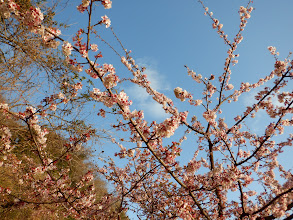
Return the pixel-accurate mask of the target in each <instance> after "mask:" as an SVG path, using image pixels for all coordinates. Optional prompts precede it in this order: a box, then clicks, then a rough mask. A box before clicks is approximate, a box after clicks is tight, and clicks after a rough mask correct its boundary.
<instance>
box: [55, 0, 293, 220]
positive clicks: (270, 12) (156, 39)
mask: <svg viewBox="0 0 293 220" xmlns="http://www.w3.org/2000/svg"><path fill="white" fill-rule="evenodd" d="M80 2H81V1H75V0H74V1H70V2H69V4H70V5H69V6H70V7H68V8H65V9H64V11H62V12H61V13H59V14H58V15H57V16H58V17H59V18H62V19H64V20H65V21H68V22H69V23H70V24H72V26H71V28H72V29H70V30H74V29H78V28H79V26H78V23H79V22H86V20H85V18H86V16H84V17H81V15H80V14H79V13H78V12H77V11H76V9H75V5H77V4H79V3H80ZM247 2H248V1H244V0H241V1H240V0H238V1H235V0H221V1H218V0H213V1H212V0H206V1H204V3H205V4H206V6H207V7H209V9H210V11H212V12H213V13H214V17H215V18H217V19H219V20H220V23H223V24H224V27H223V30H224V31H225V32H226V33H227V34H228V35H229V37H230V39H233V37H234V36H235V34H236V33H237V32H238V30H239V15H238V9H239V7H240V6H241V5H244V6H245V5H246V4H247ZM252 6H253V7H254V8H255V10H254V11H253V12H252V16H251V19H249V20H248V25H247V27H246V28H245V31H244V34H243V35H244V40H243V41H242V43H241V44H240V45H239V47H238V51H237V52H238V53H239V54H240V57H239V59H238V60H239V63H238V64H237V65H236V66H235V67H232V80H231V82H232V83H233V84H234V85H235V87H236V88H238V86H239V84H240V82H242V81H244V82H250V83H254V82H256V80H257V79H258V78H260V77H263V76H265V75H267V74H268V73H269V72H271V71H272V70H273V65H274V58H273V57H272V56H271V55H270V53H269V52H268V50H267V47H268V46H275V47H276V48H277V50H278V51H279V52H280V58H282V59H283V58H285V57H287V55H288V53H289V52H290V51H293V43H292V39H293V37H292V36H293V28H292V27H293V26H292V9H293V1H292V0H280V1H275V0H255V1H254V2H253V4H252ZM203 13H204V10H203V8H202V6H201V5H200V4H199V3H198V2H197V1H196V0H185V1H178V0H176V1H175V0H148V1H142V0H113V8H112V9H110V10H104V9H102V7H98V8H97V10H96V11H95V15H94V19H96V20H97V21H98V20H99V19H100V17H101V16H102V15H104V14H106V15H107V16H108V17H109V18H110V19H111V21H112V25H111V26H112V27H113V28H114V31H115V33H116V34H117V35H118V37H119V38H120V40H121V41H122V43H123V45H124V46H125V47H126V48H127V49H131V50H132V51H133V53H132V54H133V57H134V58H135V59H136V61H137V62H138V63H139V64H142V65H146V67H147V73H148V75H149V77H150V79H151V82H153V84H154V87H155V88H156V89H157V90H159V91H161V92H165V93H166V94H167V95H168V96H169V97H170V98H172V99H174V94H173V89H174V88H175V87H177V86H179V87H182V88H184V89H186V90H188V91H189V92H191V93H192V94H193V95H194V96H195V97H201V96H198V95H197V94H198V93H199V92H200V89H199V88H198V87H197V86H198V85H197V84H196V83H195V82H193V81H192V80H191V78H190V77H189V76H187V72H186V69H185V68H184V65H187V66H189V67H190V69H193V70H194V71H195V72H197V73H200V74H202V75H203V76H207V77H209V76H210V74H214V75H216V76H218V75H220V74H222V72H223V66H224V62H225V58H226V51H227V50H228V47H227V46H226V45H225V44H224V43H223V40H222V39H221V38H219V36H218V35H217V33H216V31H215V30H213V29H212V22H211V20H210V19H209V17H207V16H204V15H203ZM64 15H66V16H64ZM63 33H64V35H63V37H65V38H66V37H67V38H68V40H70V38H71V37H72V32H71V34H70V32H69V34H66V31H64V32H63ZM99 33H100V34H101V36H104V37H105V39H108V40H109V42H110V43H113V45H114V46H115V47H117V48H118V47H119V45H118V43H117V42H115V39H114V38H113V36H112V35H111V33H110V30H106V29H105V28H99ZM93 40H94V39H93ZM93 43H94V41H93ZM96 43H97V44H98V45H99V48H100V49H101V51H102V52H103V53H104V55H105V59H104V60H103V62H105V63H113V64H114V66H115V67H116V71H117V73H118V75H119V76H120V77H123V76H125V77H127V74H129V73H128V72H127V70H126V69H125V68H124V67H122V66H121V64H119V58H118V57H117V56H116V55H115V54H114V53H113V52H111V51H109V50H107V51H104V50H103V49H106V48H107V47H106V46H105V45H104V44H103V43H101V42H100V41H96ZM103 62H102V63H103ZM124 74H125V75H124ZM128 76H129V75H128ZM123 89H125V91H126V92H128V93H129V95H130V96H131V97H132V99H133V101H134V103H137V104H134V106H133V108H136V109H140V108H142V109H144V110H145V114H146V118H147V119H151V120H158V121H162V120H164V117H165V116H164V113H162V112H161V111H160V110H159V108H158V106H156V105H155V104H154V103H153V102H152V101H151V99H150V98H148V97H147V96H146V95H145V94H144V93H143V91H141V90H140V89H138V88H136V87H127V88H123ZM291 91H292V90H291ZM131 94H133V95H131ZM251 97H253V96H252V95H245V96H244V97H243V98H242V99H240V102H239V104H240V105H241V106H244V105H246V104H252V103H251ZM175 104H176V105H177V106H178V107H179V109H180V110H185V109H187V108H189V105H188V104H184V103H181V102H180V100H175ZM240 105H232V106H233V107H232V108H231V106H229V108H230V110H229V111H228V113H227V114H226V116H227V117H228V116H231V117H233V116H236V113H235V112H236V110H237V109H239V108H241V109H243V110H244V107H241V106H240ZM185 107H186V108H185ZM196 111H197V110H196ZM200 114H201V113H200ZM93 117H95V116H93ZM99 120H100V119H99ZM99 120H97V123H100V121H99ZM262 120H264V118H263V116H261V115H260V116H259V117H258V118H256V119H255V122H254V126H255V127H254V128H255V131H256V132H258V131H259V132H262V131H263V127H262V124H263V123H262ZM291 133H292V131H291ZM187 143H189V144H190V143H191V142H187ZM104 147H105V148H106V149H107V150H109V149H111V147H110V146H108V145H106V146H104ZM109 152H112V151H109ZM287 156H288V159H289V157H290V156H292V151H291V153H290V154H289V155H287ZM188 157H189V158H190V157H192V155H189V154H188V153H187V154H186V155H184V154H183V156H182V157H181V160H182V162H183V163H184V161H185V162H186V161H187V160H188ZM131 218H132V219H135V218H134V217H132V215H131Z"/></svg>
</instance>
